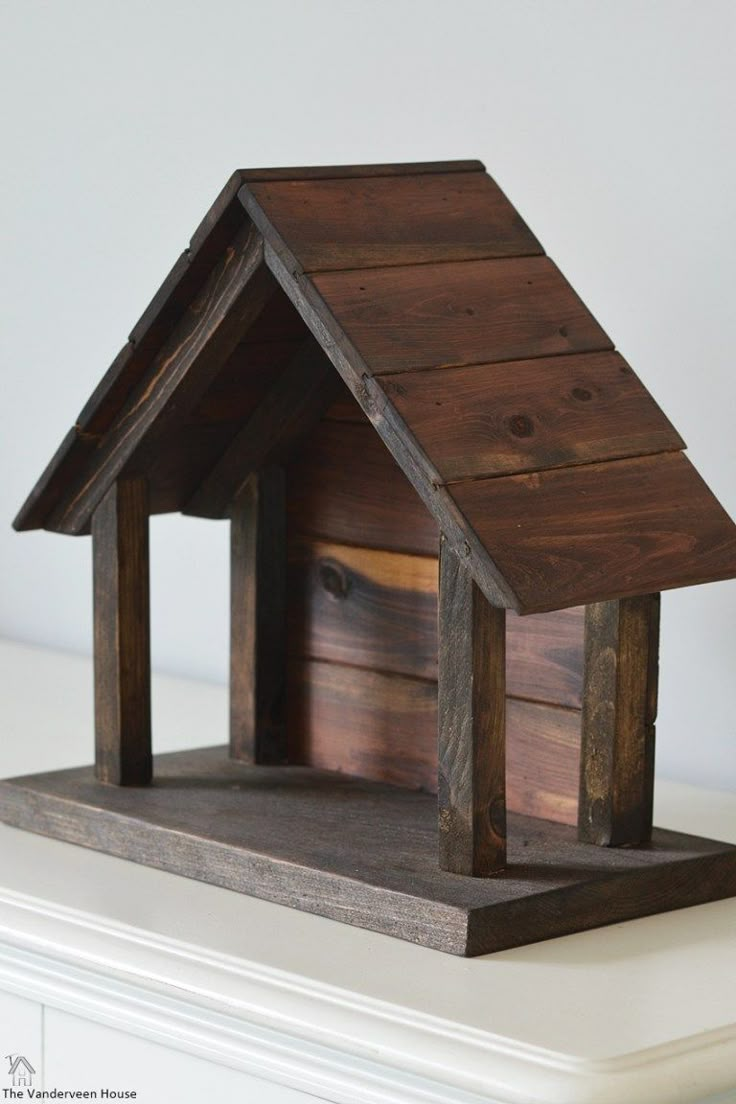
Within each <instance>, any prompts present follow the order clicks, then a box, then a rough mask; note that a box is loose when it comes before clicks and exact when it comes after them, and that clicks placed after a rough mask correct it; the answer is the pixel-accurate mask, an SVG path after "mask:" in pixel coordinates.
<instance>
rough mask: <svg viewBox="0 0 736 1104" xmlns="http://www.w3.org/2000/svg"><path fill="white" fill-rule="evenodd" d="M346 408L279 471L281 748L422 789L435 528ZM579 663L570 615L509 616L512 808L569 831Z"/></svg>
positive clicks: (431, 745)
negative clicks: (284, 678) (283, 509)
mask: <svg viewBox="0 0 736 1104" xmlns="http://www.w3.org/2000/svg"><path fill="white" fill-rule="evenodd" d="M356 411H357V413H358V414H360V412H359V411H358V410H357V407H355V406H354V404H353V403H352V400H349V399H344V398H343V399H341V400H338V403H337V404H336V405H335V407H334V408H332V409H331V410H330V411H329V412H328V414H327V415H326V417H325V419H324V420H323V422H322V423H321V424H320V425H319V427H318V428H317V430H316V431H315V432H314V434H313V435H312V436H311V438H310V439H309V441H308V442H307V443H306V444H305V446H304V447H303V448H302V450H301V452H300V454H299V455H298V456H297V457H295V458H294V459H293V460H292V463H291V464H290V465H289V468H288V476H287V503H288V512H289V538H288V559H289V563H288V617H289V625H288V651H289V655H290V663H289V676H288V681H289V689H288V711H289V721H288V729H289V741H290V747H289V754H290V757H291V759H292V761H297V762H305V763H311V764H313V765H314V766H319V767H323V768H326V769H330V770H341V771H344V772H346V773H348V774H355V775H360V776H364V777H367V778H371V779H375V780H379V781H380V780H383V781H388V782H391V783H394V784H397V785H403V786H409V787H413V788H422V789H428V790H432V791H435V790H436V786H437V590H438V563H437V552H438V535H437V532H436V526H435V525H434V522H433V521H432V520H431V518H429V516H428V514H427V513H426V511H425V510H424V508H423V506H422V504H421V503H420V502H419V500H418V498H416V495H415V493H414V491H413V490H412V489H411V487H410V486H409V485H408V483H407V482H406V480H405V478H404V476H403V475H402V473H401V472H400V471H399V469H398V468H397V467H396V466H395V464H394V463H393V462H392V460H391V457H390V456H389V454H388V452H387V450H386V449H385V447H384V446H383V444H382V443H381V441H380V439H379V438H378V437H377V435H376V434H375V432H374V431H373V429H372V427H370V426H369V425H367V424H366V423H363V424H361V423H359V422H357V421H356V420H355V417H356ZM360 416H361V417H363V416H362V415H360ZM307 529H312V530H315V531H316V532H314V531H311V532H307V531H305V530H307ZM356 541H358V542H360V543H355V542H356ZM582 656H583V610H582V609H570V610H562V611H558V612H555V613H551V614H546V615H543V616H539V617H531V618H529V617H527V618H523V617H518V616H516V615H515V614H512V613H509V614H508V616H507V693H508V695H509V698H508V703H507V724H508V760H507V771H508V779H507V784H508V798H509V808H510V809H512V810H515V811H520V812H527V813H530V814H532V815H535V816H542V817H546V818H549V819H554V820H560V821H563V822H564V823H569V824H573V823H575V817H576V811H577V790H578V757H579V743H580V712H579V710H580V704H581V688H582Z"/></svg>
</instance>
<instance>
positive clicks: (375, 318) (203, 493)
mask: <svg viewBox="0 0 736 1104" xmlns="http://www.w3.org/2000/svg"><path fill="white" fill-rule="evenodd" d="M684 448H685V445H684V442H683V441H682V439H681V438H680V436H679V435H678V434H677V432H676V430H675V429H674V428H673V426H672V425H671V424H670V422H669V421H668V419H667V418H666V417H665V415H664V414H663V413H662V411H661V410H660V408H659V407H658V406H657V404H656V402H655V401H654V399H653V398H652V397H651V395H650V394H649V393H648V391H647V390H646V388H645V387H644V385H643V384H642V382H641V381H640V380H639V378H638V377H637V376H636V374H635V373H634V371H633V370H632V369H631V367H630V366H629V365H628V364H627V363H626V361H625V360H624V358H623V357H622V356H621V355H620V354H619V353H618V352H616V351H615V349H614V347H613V343H612V341H611V340H610V338H609V337H608V335H607V334H606V333H605V332H604V331H603V329H602V328H601V326H600V325H599V323H598V322H597V321H596V319H595V318H593V316H592V315H591V314H590V312H589V311H588V310H587V308H586V307H585V305H584V304H583V302H582V301H581V299H580V298H579V297H578V295H577V294H576V292H575V291H574V290H573V289H572V288H571V287H570V285H569V283H568V282H567V281H566V280H565V278H564V276H563V275H562V274H561V272H560V271H559V269H558V268H557V267H556V266H555V264H554V263H553V262H552V261H551V260H550V259H549V258H548V257H547V256H546V255H545V253H544V250H543V249H542V247H541V245H540V244H539V242H538V241H537V239H536V238H535V236H534V235H533V234H532V232H531V231H530V230H529V228H528V227H527V226H526V224H525V223H524V222H523V220H522V219H521V218H520V216H519V215H518V213H517V212H516V211H515V210H514V208H513V207H512V205H511V204H510V203H509V201H508V200H507V198H506V197H505V195H504V194H503V192H502V191H501V190H500V188H499V187H498V185H497V184H496V183H495V182H494V181H493V180H492V179H491V178H490V177H489V176H488V175H487V174H486V172H485V171H484V168H483V166H482V165H481V164H480V163H479V162H475V161H469V162H447V163H430V164H414V165H378V166H376V165H373V166H350V167H336V168H335V167H333V168H330V167H327V168H319V169H270V170H269V169H265V170H249V171H239V172H236V173H235V174H234V175H233V176H232V178H231V179H230V181H229V182H228V183H227V185H226V186H225V188H224V189H223V191H222V193H221V194H220V196H219V197H218V198H217V200H216V201H215V203H214V205H213V206H212V208H211V209H210V211H209V212H208V213H207V215H206V216H205V218H204V220H203V222H202V223H201V224H200V226H199V227H198V229H197V230H196V231H195V233H194V235H193V237H192V239H191V242H190V244H189V247H188V248H187V249H186V250H185V251H184V252H183V253H182V255H181V257H180V258H179V259H178V260H177V261H176V263H175V265H174V267H173V268H172V270H171V272H170V273H169V275H168V276H167V277H166V279H165V280H164V282H163V284H162V286H161V288H160V289H159V291H158V292H157V293H156V295H155V296H154V298H153V300H152V301H151V303H150V305H149V306H148V307H147V309H146V310H145V311H144V313H143V315H142V317H141V318H140V320H139V321H138V322H137V323H136V325H135V326H134V327H133V329H132V330H131V332H130V336H129V338H128V341H127V342H126V344H125V345H124V346H123V348H122V350H121V351H120V353H119V354H118V356H117V357H116V358H115V360H114V361H113V363H112V365H111V367H110V368H109V370H108V372H107V373H106V375H105V376H104V377H103V379H102V381H101V383H100V385H99V386H98V388H97V389H96V391H95V392H94V394H93V395H92V397H91V398H90V400H89V401H88V403H87V404H86V406H85V407H84V408H83V410H82V412H81V413H80V415H79V418H78V419H77V422H76V423H75V425H74V426H73V428H72V429H71V430H70V431H69V433H68V434H67V436H66V437H65V438H64V440H63V442H62V444H61V446H60V448H59V450H58V451H57V453H56V455H55V456H54V457H53V459H52V461H51V463H50V464H49V466H48V468H47V469H46V471H45V472H44V474H43V475H42V477H41V479H40V480H39V482H38V483H37V485H36V487H35V488H34V489H33V491H32V492H31V495H30V496H29V498H28V500H27V502H26V503H25V505H24V506H23V508H22V509H21V511H20V513H19V514H18V517H17V518H16V521H15V525H16V528H17V529H20V530H24V529H37V528H45V529H49V530H52V531H55V532H60V533H68V534H72V535H82V534H87V533H90V532H91V534H92V539H93V546H94V567H95V679H96V686H95V693H96V729H97V734H96V739H97V755H96V778H97V781H96V782H95V781H94V780H93V779H92V778H91V777H90V776H88V774H86V773H85V772H60V773H57V774H53V775H46V776H38V777H37V778H35V779H33V778H30V779H19V780H12V781H10V782H6V783H2V784H0V817H2V818H4V819H6V820H9V821H10V822H11V823H15V824H20V825H21V826H23V827H26V828H30V829H32V830H36V831H41V832H45V833H48V834H51V835H58V836H60V837H62V838H65V839H71V840H73V841H74V842H80V843H84V844H86V845H88V846H95V847H101V848H103V849H106V850H110V851H112V852H114V853H116V854H121V855H125V856H127V857H131V858H135V859H138V860H140V861H144V862H149V863H154V864H158V865H162V866H164V867H165V868H166V869H170V870H174V871H177V872H180V873H184V874H187V875H190V876H193V877H199V878H203V879H205V880H209V881H213V882H217V883H218V884H223V885H230V886H232V887H233V888H238V889H242V890H244V891H246V892H252V893H255V894H260V895H262V896H266V897H270V898H271V899H273V900H279V901H283V902H285V903H288V904H292V905H295V906H297V907H300V908H306V909H309V910H312V911H318V912H323V913H325V914H327V915H331V916H339V917H342V918H344V919H346V920H348V921H349V922H352V923H358V924H363V925H364V926H368V927H374V928H376V929H377V930H381V931H388V932H390V933H391V934H396V935H401V936H403V937H405V938H411V939H415V940H417V941H419V942H423V943H427V944H428V945H431V946H437V947H441V948H444V949H446V950H451V951H454V952H455V953H464V954H478V953H482V952H484V951H488V950H494V949H499V948H500V947H503V946H512V945H514V944H516V943H519V942H525V941H529V940H532V939H539V938H545V937H547V936H550V935H555V934H564V933H565V932H569V931H576V930H580V929H582V928H586V927H593V926H596V925H599V924H603V923H607V922H610V921H612V920H618V919H625V918H627V917H630V916H638V915H644V914H646V913H648V912H652V911H661V910H664V909H667V908H677V907H682V906H683V905H685V904H693V903H697V902H698V901H702V900H712V899H715V898H717V897H722V896H727V895H731V894H734V893H736V849H733V848H729V847H727V846H726V845H723V844H714V843H710V842H708V841H702V840H694V839H690V838H688V837H676V836H674V835H673V834H671V833H661V832H656V831H655V832H654V834H653V833H652V788H653V778H654V725H655V719H656V700H657V649H658V633H659V603H660V597H659V595H660V592H661V591H663V590H667V589H670V588H673V587H680V586H687V585H691V584H695V583H703V582H711V581H716V580H719V579H726V578H730V577H733V576H735V575H736V527H734V524H733V522H732V521H731V520H730V518H729V517H728V516H727V515H726V514H725V512H724V511H723V509H722V508H721V506H720V505H719V504H718V502H717V501H716V499H715V498H714V496H713V495H712V493H711V492H710V490H709V489H708V488H707V486H706V485H705V484H704V483H703V481H702V479H701V478H700V476H699V475H698V474H697V472H696V471H695V469H694V468H693V467H692V465H691V464H690V462H689V461H688V459H687V458H686V456H685V454H684V451H683V450H684ZM172 511H180V512H183V513H186V514H191V515H195V516H198V517H202V518H212V519H225V520H229V522H230V526H231V534H232V557H231V565H232V607H231V617H232V623H231V739H230V747H229V749H228V751H227V753H226V752H219V753H215V752H207V753H201V754H199V753H197V754H192V755H183V756H166V757H162V758H161V759H160V760H157V761H156V762H155V764H154V766H153V768H152V758H151V733H150V657H149V633H148V558H147V557H148V544H147V542H148V533H147V529H148V526H147V519H148V516H149V515H151V514H156V513H163V512H172ZM440 549H441V552H440ZM438 735H439V741H438V739H437V736H438ZM152 771H153V773H152ZM336 772H339V773H336ZM203 776H206V778H205V779H204V781H203ZM197 780H199V781H200V783H201V785H199V786H197ZM104 782H106V783H114V784H116V786H117V787H124V788H125V789H124V790H123V789H118V788H116V786H109V785H108V786H103V785H101V783H104ZM387 783H388V784H390V785H386V784H387ZM234 787H235V789H236V790H237V791H238V792H237V793H236V794H235V797H234V796H233V794H234V792H235V791H234ZM412 790H413V791H415V792H414V793H410V792H409V791H412ZM241 791H242V792H241ZM435 792H436V793H438V801H439V818H438V822H439V827H438V829H435V831H436V832H437V834H438V837H439V867H440V868H441V871H442V872H441V873H440V871H439V870H437V858H436V854H437V846H436V844H432V843H431V841H430V843H429V844H428V840H430V837H431V836H432V829H431V825H430V824H429V822H428V820H427V816H428V809H429V808H430V807H431V805H432V804H433V801H434V799H433V798H432V797H431V796H428V795H431V794H433V793H435ZM269 794H270V795H271V796H270V798H269ZM239 811H241V812H242V815H243V823H242V824H240V823H239V820H238V816H239ZM254 817H257V818H260V827H257V826H255V825H254V824H253V823H252V821H253V818H254ZM507 822H508V829H509V830H508V832H507ZM212 825H219V827H214V828H213V827H212ZM320 825H321V826H320ZM575 825H577V834H578V838H579V842H577V843H576V842H574V840H573V839H571V838H570V831H571V829H572V828H573V827H574V826H575ZM206 826H209V827H206ZM326 833H329V834H330V841H327V840H326V839H325V838H324V837H325V834H326ZM295 837H305V838H299V839H297V838H295ZM307 837H309V838H307ZM521 837H523V839H522V838H521ZM312 838H313V842H310V839H312ZM520 839H521V842H520ZM154 840H155V841H158V845H157V846H154V845H153V842H152V841H154ZM320 840H321V842H319V841H320ZM622 845H623V849H622V850H618V851H612V850H611V848H616V847H621V846H622ZM341 847H342V851H340V848H341ZM527 848H528V849H527ZM428 849H429V851H430V852H432V854H431V855H428V853H427V851H428ZM154 852H155V854H154ZM284 861H287V862H289V863H291V864H292V867H293V881H292V882H289V881H288V878H287V879H286V881H285V880H284V879H285V878H286V876H285V875H284V873H283V862H284ZM428 864H429V865H428ZM432 864H433V865H432ZM394 866H395V869H394ZM433 869H434V872H435V873H434V876H433V875H432V870H433ZM351 893H352V898H351ZM351 900H352V901H353V902H354V903H353V904H351V903H350V902H351ZM410 902H411V904H409V903H410Z"/></svg>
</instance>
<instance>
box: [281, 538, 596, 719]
mask: <svg viewBox="0 0 736 1104" xmlns="http://www.w3.org/2000/svg"><path fill="white" fill-rule="evenodd" d="M437 576H438V565H437V558H436V557H430V556H408V555H404V554H402V553H396V552H386V551H382V550H378V549H371V548H357V547H353V546H350V545H344V544H335V543H330V542H326V541H318V540H310V539H309V538H305V537H299V536H295V535H292V538H291V541H290V547H289V602H288V607H289V651H290V654H291V655H292V656H296V657H307V658H313V659H324V660H329V661H330V662H333V663H348V664H351V665H353V666H357V667H369V668H373V669H375V670H382V671H393V672H396V673H399V674H406V675H412V676H414V677H417V678H429V679H436V678H437ZM583 612H584V611H583V609H582V608H578V609H570V610H559V611H557V612H554V613H547V614H539V615H538V616H536V617H534V616H532V617H517V616H516V615H515V614H513V613H509V615H508V619H507V626H506V653H507V664H506V681H507V692H508V693H509V694H510V695H512V696H515V697H520V698H528V699H531V700H535V701H542V702H553V703H556V704H558V705H567V706H571V707H573V708H580V704H581V687H582V678H583Z"/></svg>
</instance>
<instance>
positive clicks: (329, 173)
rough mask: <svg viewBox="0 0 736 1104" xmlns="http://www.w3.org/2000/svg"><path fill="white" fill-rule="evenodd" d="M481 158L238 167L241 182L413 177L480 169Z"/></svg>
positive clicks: (482, 169) (481, 168) (482, 168)
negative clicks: (255, 167)
mask: <svg viewBox="0 0 736 1104" xmlns="http://www.w3.org/2000/svg"><path fill="white" fill-rule="evenodd" d="M484 170H485V165H484V164H483V162H482V161H474V160H470V161H398V162H396V163H395V164H384V165H381V164H377V165H302V166H301V167H300V168H293V167H292V168H271V169H238V171H237V174H236V175H237V176H238V178H239V179H240V180H241V181H242V182H243V183H247V182H250V181H257V180H349V179H352V178H355V177H376V176H391V177H397V176H416V175H417V173H427V174H429V173H451V172H483V171H484Z"/></svg>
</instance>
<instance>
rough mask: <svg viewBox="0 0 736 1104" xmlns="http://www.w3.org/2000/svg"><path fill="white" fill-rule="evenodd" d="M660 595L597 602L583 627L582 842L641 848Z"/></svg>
mask: <svg viewBox="0 0 736 1104" xmlns="http://www.w3.org/2000/svg"><path fill="white" fill-rule="evenodd" d="M659 609H660V598H659V595H658V594H647V595H642V596H641V597H639V598H624V599H622V600H621V601H618V602H596V603H593V604H592V605H590V606H588V608H587V612H586V623H585V684H584V689H583V716H582V743H581V752H580V803H579V810H580V813H579V821H578V834H579V837H580V839H581V840H584V841H585V842H586V843H595V844H598V845H599V846H603V847H619V846H621V845H632V844H640V843H647V842H648V841H649V839H650V837H651V834H652V806H653V800H654V722H655V720H656V717H657V684H658V659H659Z"/></svg>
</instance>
